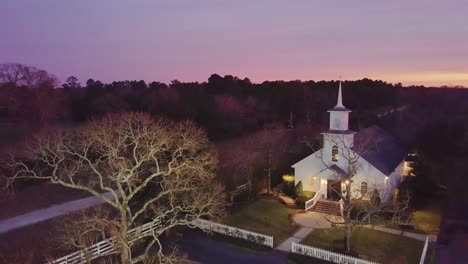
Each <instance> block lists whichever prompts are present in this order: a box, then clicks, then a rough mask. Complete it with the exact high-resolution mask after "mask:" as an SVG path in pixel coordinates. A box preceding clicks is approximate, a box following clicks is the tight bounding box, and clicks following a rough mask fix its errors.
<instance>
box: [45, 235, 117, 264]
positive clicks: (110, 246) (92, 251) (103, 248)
mask: <svg viewBox="0 0 468 264" xmlns="http://www.w3.org/2000/svg"><path fill="white" fill-rule="evenodd" d="M114 242H115V240H114V238H113V237H111V238H108V239H106V240H103V241H101V242H98V243H96V244H94V245H92V246H90V247H87V248H85V249H83V250H80V251H76V252H73V253H71V254H69V255H66V256H64V257H61V258H58V259H56V260H53V261H52V262H48V263H52V264H82V263H87V262H89V261H91V260H93V259H96V258H98V257H101V256H107V255H110V254H115V253H117V251H116V250H115V247H114V245H115V244H114Z"/></svg>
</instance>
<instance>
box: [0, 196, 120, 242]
mask: <svg viewBox="0 0 468 264" xmlns="http://www.w3.org/2000/svg"><path fill="white" fill-rule="evenodd" d="M104 195H105V196H106V197H108V198H111V197H112V195H111V194H110V193H106V194H104ZM102 203H103V201H102V200H101V199H99V198H97V197H88V198H84V199H79V200H75V201H71V202H66V203H62V204H59V205H53V206H51V207H48V208H44V209H39V210H36V211H33V212H30V213H27V214H24V215H20V216H16V217H12V218H8V219H5V220H1V221H0V234H3V233H6V232H9V231H12V230H15V229H18V228H21V227H25V226H29V225H33V224H36V223H39V222H43V221H46V220H49V219H52V218H55V217H57V216H61V215H65V214H68V213H72V212H76V211H79V210H82V209H86V208H89V207H93V206H96V205H99V204H102Z"/></svg>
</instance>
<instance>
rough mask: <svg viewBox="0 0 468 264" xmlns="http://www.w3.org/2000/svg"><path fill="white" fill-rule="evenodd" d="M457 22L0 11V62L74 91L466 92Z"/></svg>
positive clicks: (371, 6) (348, 15)
mask: <svg viewBox="0 0 468 264" xmlns="http://www.w3.org/2000/svg"><path fill="white" fill-rule="evenodd" d="M467 11H468V2H464V1H456V0H450V1H443V2H442V1H435V0H430V1H423V0H416V1H411V2H408V1H403V0H397V1H386V2H376V1H371V0H364V1H359V2H354V1H353V2H343V1H338V0H331V1H295V2H294V3H291V2H286V1H255V2H253V1H235V2H219V1H212V0H210V1H177V2H172V1H149V0H145V1H123V0H114V1H110V0H107V1H92V0H83V1H54V0H44V1H33V0H24V1H14V0H6V1H2V2H1V3H0V23H2V24H3V25H7V26H6V27H4V28H3V31H4V32H3V34H2V36H3V38H2V41H1V42H0V51H1V52H0V63H4V62H18V63H23V64H27V65H32V66H36V67H38V68H42V69H45V70H47V71H49V72H51V73H53V74H55V75H57V76H58V77H59V79H60V80H61V81H64V80H65V79H66V78H67V77H68V76H71V75H73V76H76V77H78V78H79V80H80V81H81V83H85V82H86V80H87V79H89V78H92V79H95V80H101V81H103V82H112V81H117V80H140V79H142V80H145V81H147V82H149V81H160V82H166V83H168V82H170V81H171V80H174V79H177V80H180V81H187V82H190V81H199V82H202V81H206V80H207V79H208V77H209V76H210V75H211V74H213V73H217V74H220V75H227V74H229V75H234V76H238V77H239V78H245V77H247V78H250V79H251V80H252V81H254V82H263V81H265V80H270V81H274V80H286V81H287V80H314V81H320V80H336V79H339V76H340V75H341V76H342V79H344V80H351V79H362V78H371V79H381V80H383V81H387V82H391V83H399V82H400V83H402V84H403V85H419V84H421V85H426V86H431V85H433V86H442V85H448V86H465V87H468V23H466V12H467ZM12 21H14V22H15V23H12Z"/></svg>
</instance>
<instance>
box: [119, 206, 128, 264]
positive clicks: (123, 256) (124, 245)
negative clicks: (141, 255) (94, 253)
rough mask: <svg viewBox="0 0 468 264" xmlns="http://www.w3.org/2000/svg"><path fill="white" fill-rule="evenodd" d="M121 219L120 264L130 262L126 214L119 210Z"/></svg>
mask: <svg viewBox="0 0 468 264" xmlns="http://www.w3.org/2000/svg"><path fill="white" fill-rule="evenodd" d="M121 215H122V216H121V217H122V219H121V220H120V224H121V230H120V236H121V237H120V241H117V243H120V248H119V250H120V263H122V264H132V260H131V252H130V247H129V243H128V242H129V241H128V225H127V221H126V218H127V215H126V213H125V212H121Z"/></svg>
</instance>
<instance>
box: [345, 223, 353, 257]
mask: <svg viewBox="0 0 468 264" xmlns="http://www.w3.org/2000/svg"><path fill="white" fill-rule="evenodd" d="M351 231H352V228H351V226H350V225H347V226H346V233H345V243H346V252H347V253H349V252H351Z"/></svg>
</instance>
